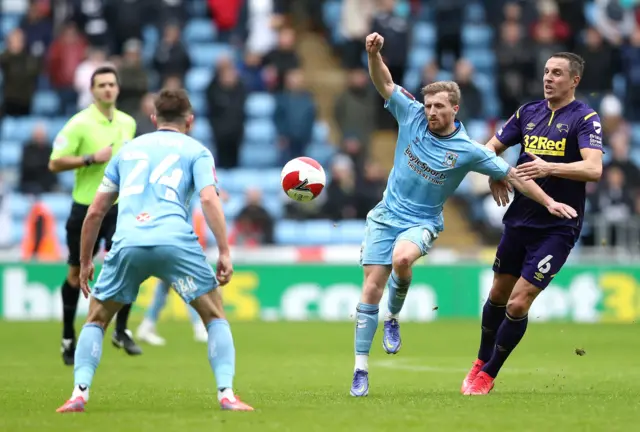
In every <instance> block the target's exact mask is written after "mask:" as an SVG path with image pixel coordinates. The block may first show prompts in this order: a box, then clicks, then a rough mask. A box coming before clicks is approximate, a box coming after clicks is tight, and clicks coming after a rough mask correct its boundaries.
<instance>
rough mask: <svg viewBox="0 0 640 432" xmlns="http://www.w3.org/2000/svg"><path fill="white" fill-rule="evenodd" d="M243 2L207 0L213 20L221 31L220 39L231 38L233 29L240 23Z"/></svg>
mask: <svg viewBox="0 0 640 432" xmlns="http://www.w3.org/2000/svg"><path fill="white" fill-rule="evenodd" d="M242 4H243V1H242V0H207V5H208V6H209V10H210V11H211V15H212V17H213V22H214V23H215V25H216V28H217V29H218V32H219V35H218V38H219V40H221V41H225V42H226V41H228V40H229V37H230V36H231V31H232V30H233V29H234V28H235V27H236V26H237V24H238V18H239V17H240V10H241V8H242Z"/></svg>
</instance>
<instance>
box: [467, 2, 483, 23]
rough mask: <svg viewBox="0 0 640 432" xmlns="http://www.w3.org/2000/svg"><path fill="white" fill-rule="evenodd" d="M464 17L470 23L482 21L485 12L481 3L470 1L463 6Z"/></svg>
mask: <svg viewBox="0 0 640 432" xmlns="http://www.w3.org/2000/svg"><path fill="white" fill-rule="evenodd" d="M464 19H465V21H467V22H472V23H478V22H483V21H484V20H485V19H486V12H485V9H484V6H483V5H482V3H478V2H471V1H470V2H469V4H467V5H466V6H465V7H464Z"/></svg>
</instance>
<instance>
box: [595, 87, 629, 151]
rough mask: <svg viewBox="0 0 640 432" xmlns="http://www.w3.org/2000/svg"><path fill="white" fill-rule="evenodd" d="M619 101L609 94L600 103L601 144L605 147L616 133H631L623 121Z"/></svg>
mask: <svg viewBox="0 0 640 432" xmlns="http://www.w3.org/2000/svg"><path fill="white" fill-rule="evenodd" d="M622 111H623V110H622V103H621V102H620V100H619V99H618V98H617V97H616V96H614V95H612V94H609V95H607V96H605V97H604V98H602V102H600V109H599V111H598V112H599V113H600V120H601V121H602V138H603V140H602V142H603V143H604V144H605V145H607V144H608V143H609V141H610V140H611V137H612V136H613V135H615V134H616V133H625V134H627V135H629V134H630V133H631V127H630V126H629V124H628V123H627V121H626V120H625V119H624V116H623V112H622Z"/></svg>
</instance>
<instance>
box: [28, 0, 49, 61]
mask: <svg viewBox="0 0 640 432" xmlns="http://www.w3.org/2000/svg"><path fill="white" fill-rule="evenodd" d="M49 14H50V8H49V5H48V4H47V3H46V2H45V1H42V0H32V1H31V3H30V4H29V9H28V10H27V14H26V15H25V16H24V17H23V18H22V21H21V22H20V28H21V29H22V31H23V32H24V35H25V39H26V46H27V51H28V52H29V53H30V54H31V55H33V56H34V57H38V58H40V57H43V56H44V55H45V53H46V51H47V49H48V48H49V45H50V44H51V40H52V39H53V22H52V20H51V18H50V16H49Z"/></svg>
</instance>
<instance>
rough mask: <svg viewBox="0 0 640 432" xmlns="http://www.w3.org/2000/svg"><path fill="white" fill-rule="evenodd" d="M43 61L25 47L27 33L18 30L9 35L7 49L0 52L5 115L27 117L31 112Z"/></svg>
mask: <svg viewBox="0 0 640 432" xmlns="http://www.w3.org/2000/svg"><path fill="white" fill-rule="evenodd" d="M40 67H41V63H40V61H39V60H38V59H37V58H36V57H34V56H33V55H31V54H30V53H29V52H28V51H27V50H26V47H25V40H24V33H23V31H22V30H20V29H15V30H13V31H12V32H11V33H9V35H8V36H7V49H6V50H5V51H4V52H3V53H2V54H0V70H1V71H2V75H3V80H2V94H3V106H2V114H3V115H6V116H26V115H29V114H30V113H31V99H32V98H33V95H34V93H35V91H36V87H37V85H38V75H39V74H40Z"/></svg>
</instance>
